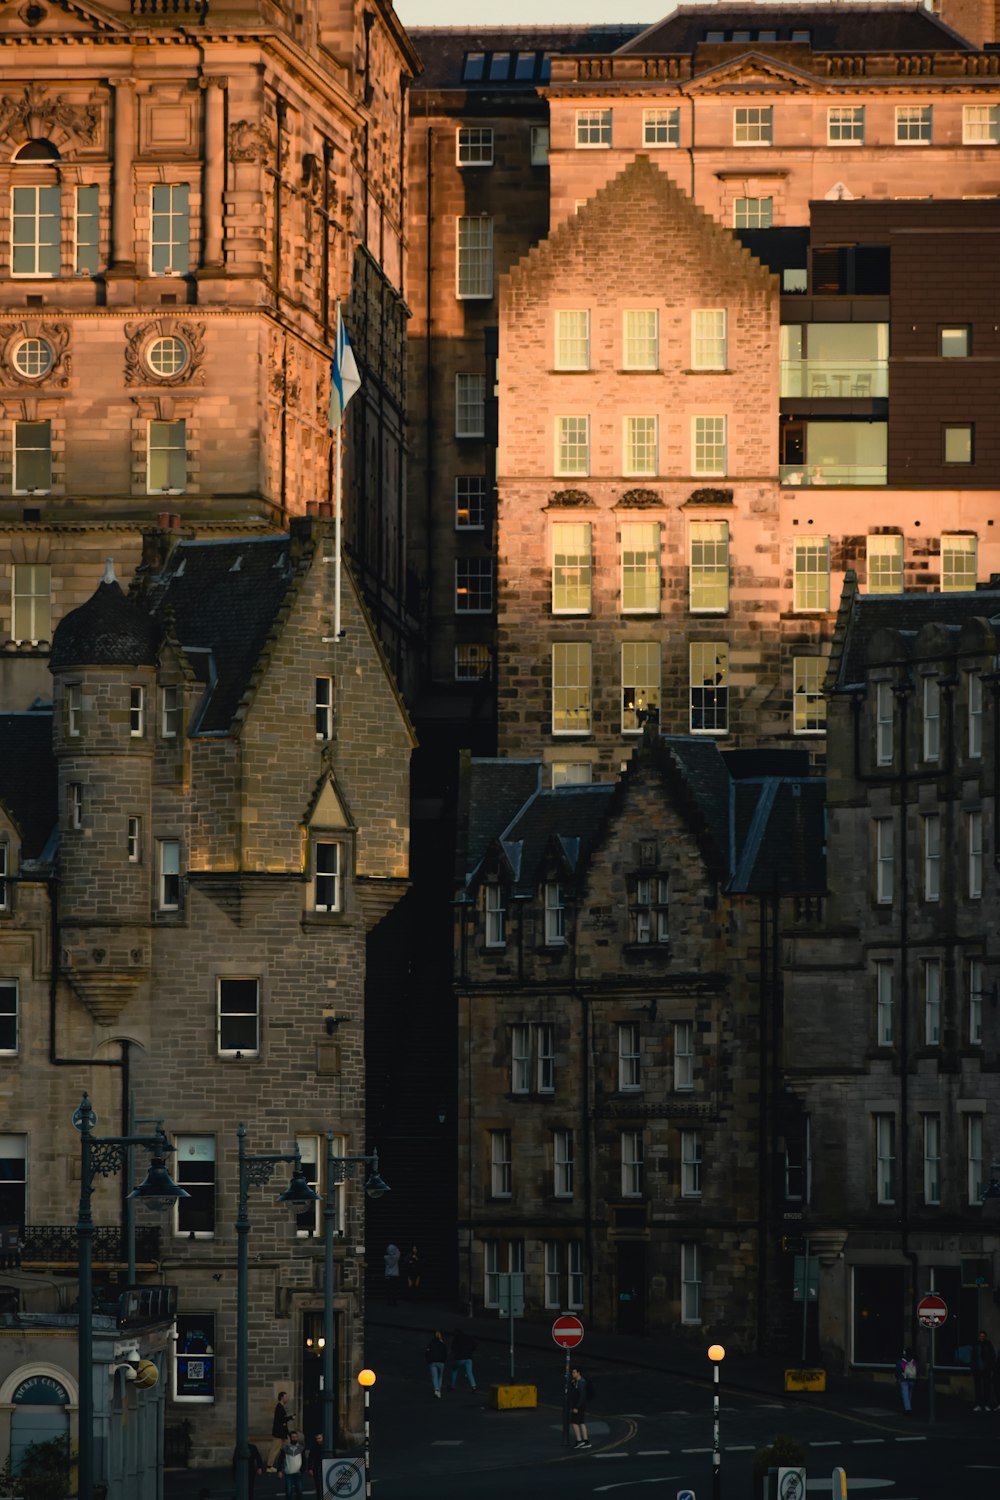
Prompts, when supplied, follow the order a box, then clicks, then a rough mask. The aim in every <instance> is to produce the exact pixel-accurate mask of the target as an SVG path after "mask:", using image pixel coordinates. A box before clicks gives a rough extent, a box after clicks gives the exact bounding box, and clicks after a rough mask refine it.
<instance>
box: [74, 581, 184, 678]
mask: <svg viewBox="0 0 1000 1500" xmlns="http://www.w3.org/2000/svg"><path fill="white" fill-rule="evenodd" d="M160 633H161V632H160V629H159V627H158V626H157V625H156V624H155V623H154V621H153V620H151V619H150V618H149V616H148V615H147V614H146V613H145V612H144V611H143V610H141V609H139V608H138V606H137V605H135V604H133V603H132V602H131V601H130V600H129V599H127V598H126V597H125V595H124V593H123V592H122V589H121V585H120V584H119V582H118V580H117V579H116V578H115V575H114V570H113V569H112V567H111V565H110V563H109V564H108V571H107V572H106V573H105V575H104V578H103V579H102V580H101V582H100V583H99V584H98V586H97V588H96V590H95V591H94V593H93V594H91V596H90V598H89V599H88V600H87V602H86V603H85V604H81V605H80V607H79V608H78V609H73V610H70V612H69V614H68V615H65V616H64V617H63V618H62V619H61V620H60V622H59V624H58V625H57V626H56V632H55V635H54V636H53V637H52V654H51V656H50V657H49V670H50V671H52V672H60V671H63V670H65V669H66V668H67V667H153V666H155V665H156V656H157V648H158V646H159V643H160Z"/></svg>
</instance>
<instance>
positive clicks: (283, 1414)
mask: <svg viewBox="0 0 1000 1500" xmlns="http://www.w3.org/2000/svg"><path fill="white" fill-rule="evenodd" d="M287 1400H288V1392H287V1391H279V1392H278V1399H277V1401H276V1402H275V1406H274V1416H273V1417H272V1418H271V1446H270V1448H268V1450H267V1467H268V1468H269V1469H273V1468H274V1467H275V1465H276V1464H277V1462H278V1454H279V1453H280V1452H281V1449H282V1445H283V1444H284V1442H285V1439H286V1438H287V1437H288V1424H289V1422H290V1421H291V1419H292V1413H291V1412H290V1411H289V1410H288V1408H287V1406H286V1405H285V1402H286V1401H287Z"/></svg>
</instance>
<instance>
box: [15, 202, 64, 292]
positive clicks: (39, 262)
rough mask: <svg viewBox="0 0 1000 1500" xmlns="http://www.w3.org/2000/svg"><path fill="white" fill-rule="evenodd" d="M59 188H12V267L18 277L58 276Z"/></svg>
mask: <svg viewBox="0 0 1000 1500" xmlns="http://www.w3.org/2000/svg"><path fill="white" fill-rule="evenodd" d="M59 212H60V209H59V189H58V188H57V187H16V188H13V189H12V190H11V270H12V271H13V274H14V275H15V276H58V275H59V270H60V265H59V231H60V225H59Z"/></svg>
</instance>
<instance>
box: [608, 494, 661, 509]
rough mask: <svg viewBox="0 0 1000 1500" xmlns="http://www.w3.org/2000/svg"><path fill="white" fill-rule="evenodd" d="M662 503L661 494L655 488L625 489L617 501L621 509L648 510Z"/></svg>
mask: <svg viewBox="0 0 1000 1500" xmlns="http://www.w3.org/2000/svg"><path fill="white" fill-rule="evenodd" d="M662 504H663V496H662V495H661V494H659V492H658V491H657V490H642V489H637V490H626V491H625V493H624V495H622V497H621V499H620V500H619V501H618V505H619V507H620V509H622V510H650V509H651V508H652V507H653V506H654V505H656V506H660V505H662Z"/></svg>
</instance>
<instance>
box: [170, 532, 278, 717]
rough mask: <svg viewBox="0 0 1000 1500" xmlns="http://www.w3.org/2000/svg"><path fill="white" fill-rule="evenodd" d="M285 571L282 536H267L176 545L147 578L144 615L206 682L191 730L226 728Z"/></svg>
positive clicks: (275, 608)
mask: <svg viewBox="0 0 1000 1500" xmlns="http://www.w3.org/2000/svg"><path fill="white" fill-rule="evenodd" d="M292 576H293V569H292V563H291V556H290V539H289V537H287V536H268V537H244V538H240V539H227V540H225V541H219V542H205V541H182V542H178V544H177V546H176V547H175V548H174V549H173V551H172V552H171V554H170V557H169V558H168V559H167V562H166V564H165V565H164V568H163V570H162V572H160V573H158V574H156V576H155V577H153V578H152V579H151V580H150V581H149V584H148V586H147V592H146V595H145V599H146V604H147V607H148V608H149V610H150V613H151V614H152V615H153V617H154V618H155V619H156V620H158V621H160V622H162V623H163V624H167V623H168V621H169V624H170V626H171V629H172V631H173V633H174V634H175V635H176V637H177V640H178V641H179V642H180V645H181V646H182V648H192V649H191V655H190V657H189V660H190V662H191V665H192V667H193V668H194V670H195V672H196V675H197V676H198V677H199V678H200V679H201V680H203V681H205V683H206V690H205V697H204V698H203V700H202V704H201V708H200V710H199V712H198V713H197V714H196V716H195V719H194V721H193V725H192V733H194V734H210V733H214V734H219V733H225V732H226V731H227V730H229V729H230V727H231V726H232V723H233V719H234V717H235V714H236V710H237V708H238V707H239V704H240V700H241V699H242V697H243V695H244V693H245V692H246V690H247V688H248V687H249V685H250V680H251V678H252V676H253V673H254V670H255V668H256V667H257V664H258V661H259V659H260V655H261V652H262V650H263V648H264V645H265V643H266V641H267V638H268V635H269V634H270V631H271V629H272V627H273V626H274V623H275V620H276V617H277V615H278V612H279V610H280V608H281V606H282V604H283V603H284V601H285V597H286V595H287V594H288V590H289V585H290V583H291V580H292ZM206 651H207V652H210V653H211V659H210V661H209V660H206V658H205V655H204V653H205V652H206Z"/></svg>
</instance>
